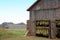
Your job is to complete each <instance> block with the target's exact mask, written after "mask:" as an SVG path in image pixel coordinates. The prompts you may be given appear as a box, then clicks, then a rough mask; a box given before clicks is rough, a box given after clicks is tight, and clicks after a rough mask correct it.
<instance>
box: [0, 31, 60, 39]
mask: <svg viewBox="0 0 60 40" xmlns="http://www.w3.org/2000/svg"><path fill="white" fill-rule="evenodd" d="M25 33H26V30H3V31H2V30H0V40H52V39H49V38H43V37H33V36H32V37H25V36H24V35H25ZM54 40H60V39H54Z"/></svg>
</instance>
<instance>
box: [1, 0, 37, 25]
mask: <svg viewBox="0 0 60 40" xmlns="http://www.w3.org/2000/svg"><path fill="white" fill-rule="evenodd" d="M35 1H36V0H0V24H1V23H3V22H13V23H21V22H24V23H26V22H27V20H29V12H28V11H27V9H28V8H29V7H30V6H31V5H32V4H33V3H34V2H35Z"/></svg>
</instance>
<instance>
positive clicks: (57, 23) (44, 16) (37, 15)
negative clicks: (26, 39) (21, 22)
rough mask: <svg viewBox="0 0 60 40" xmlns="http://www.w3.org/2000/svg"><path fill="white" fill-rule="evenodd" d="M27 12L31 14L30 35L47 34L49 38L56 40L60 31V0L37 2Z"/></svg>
mask: <svg viewBox="0 0 60 40" xmlns="http://www.w3.org/2000/svg"><path fill="white" fill-rule="evenodd" d="M27 11H29V12H30V19H29V20H28V21H27V30H28V31H29V33H28V35H30V36H36V34H41V33H42V34H44V33H47V34H48V36H49V38H56V35H57V31H58V30H60V0H37V1H36V2H35V3H34V4H33V5H32V6H31V7H30V8H28V10H27ZM44 30H46V31H44ZM43 32H44V33H43ZM59 32H60V31H59ZM44 35H45V34H44Z"/></svg>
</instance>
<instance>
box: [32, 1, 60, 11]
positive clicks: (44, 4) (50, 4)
mask: <svg viewBox="0 0 60 40" xmlns="http://www.w3.org/2000/svg"><path fill="white" fill-rule="evenodd" d="M58 7H60V0H41V1H40V2H39V3H37V4H36V5H35V6H34V7H33V8H32V9H31V10H39V9H50V8H58Z"/></svg>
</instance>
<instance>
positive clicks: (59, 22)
mask: <svg viewBox="0 0 60 40" xmlns="http://www.w3.org/2000/svg"><path fill="white" fill-rule="evenodd" d="M56 28H57V34H56V36H57V37H58V38H60V20H56Z"/></svg>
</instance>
